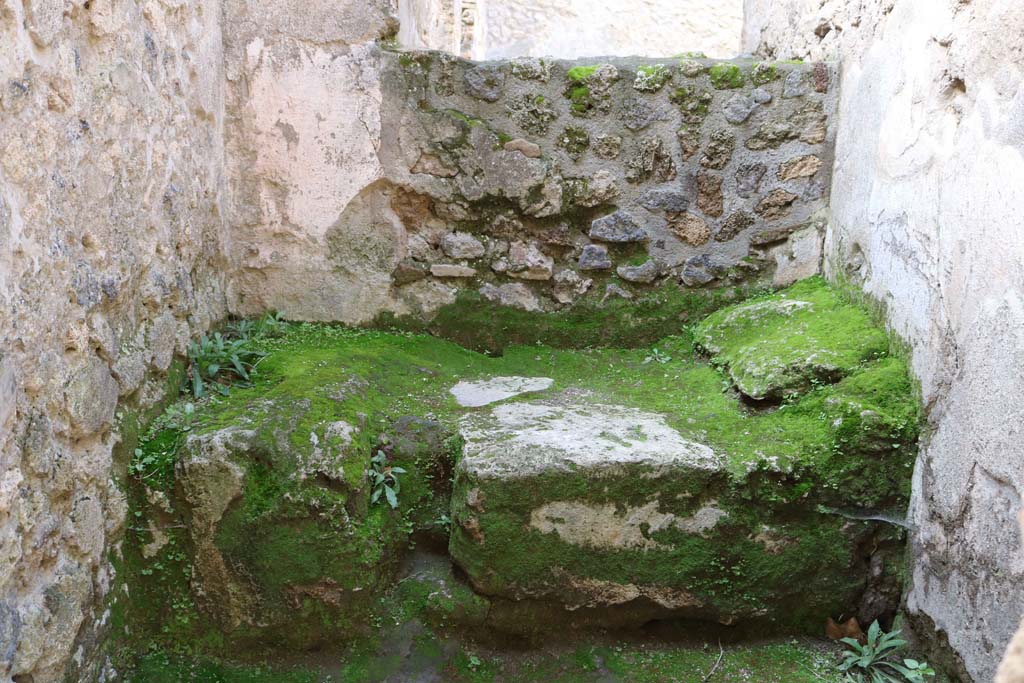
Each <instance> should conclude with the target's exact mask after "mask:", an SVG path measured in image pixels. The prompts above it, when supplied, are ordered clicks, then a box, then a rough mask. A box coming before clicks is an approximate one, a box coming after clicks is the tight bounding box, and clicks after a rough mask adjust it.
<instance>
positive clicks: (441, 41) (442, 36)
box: [398, 0, 462, 54]
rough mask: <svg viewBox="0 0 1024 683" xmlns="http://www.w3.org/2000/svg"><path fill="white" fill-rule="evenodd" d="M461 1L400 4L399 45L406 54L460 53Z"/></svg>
mask: <svg viewBox="0 0 1024 683" xmlns="http://www.w3.org/2000/svg"><path fill="white" fill-rule="evenodd" d="M461 14H462V0H399V1H398V21H399V29H398V44H399V45H401V46H402V48H404V49H407V50H421V49H433V50H443V51H445V52H450V53H452V54H457V53H458V52H459V44H460V42H461V39H462V32H461V30H460V29H461V26H462V22H461V21H460V20H459V19H458V18H459V17H460V16H461Z"/></svg>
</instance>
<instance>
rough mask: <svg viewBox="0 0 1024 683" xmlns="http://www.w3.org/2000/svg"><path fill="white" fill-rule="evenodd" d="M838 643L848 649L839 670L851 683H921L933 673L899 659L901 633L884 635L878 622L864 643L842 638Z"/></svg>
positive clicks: (903, 643)
mask: <svg viewBox="0 0 1024 683" xmlns="http://www.w3.org/2000/svg"><path fill="white" fill-rule="evenodd" d="M840 642H843V643H845V644H846V645H847V646H849V648H850V649H849V650H848V651H847V652H845V653H844V655H843V661H842V663H841V664H840V665H839V670H840V671H841V672H843V673H844V674H845V675H846V680H847V681H849V682H851V683H923V681H924V680H925V678H924V677H925V676H934V675H935V672H934V671H933V670H932V669H931V667H929V666H928V664H927V663H926V662H919V661H917V660H915V659H903V660H902V663H901V662H900V659H899V658H898V652H899V651H900V650H901V649H903V647H905V646H906V644H907V641H905V640H903V639H901V638H900V631H899V630H896V631H890V632H889V633H884V632H883V631H882V627H881V626H879V625H878V622H877V621H876V622H874V623H873V624H871V627H870V628H869V629H868V634H867V643H865V644H863V645H862V644H861V643H860V641H859V640H857V639H856V638H843V639H842V640H841V641H840Z"/></svg>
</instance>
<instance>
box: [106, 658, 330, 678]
mask: <svg viewBox="0 0 1024 683" xmlns="http://www.w3.org/2000/svg"><path fill="white" fill-rule="evenodd" d="M125 679H126V680H127V681H128V683H186V682H190V681H191V682H194V683H317V681H319V680H321V679H320V676H319V675H318V674H317V673H315V672H313V671H302V670H297V671H294V670H293V671H287V670H281V669H275V668H272V667H265V666H247V667H246V666H232V665H229V664H224V663H221V662H218V661H215V660H211V659H198V660H195V659H191V658H184V657H180V656H175V655H169V654H167V653H165V652H160V651H157V652H151V653H148V654H146V655H145V656H143V657H141V658H140V659H139V660H138V662H137V663H136V664H135V665H134V667H133V668H132V669H131V670H129V671H128V672H127V675H126V676H125Z"/></svg>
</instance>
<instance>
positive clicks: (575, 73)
mask: <svg viewBox="0 0 1024 683" xmlns="http://www.w3.org/2000/svg"><path fill="white" fill-rule="evenodd" d="M599 68H601V65H600V64H594V65H592V66H574V67H572V68H571V69H569V70H568V71H567V72H566V73H565V77H566V78H568V79H569V80H570V81H572V82H574V83H580V82H582V81H585V80H586V79H587V78H589V77H590V76H593V75H594V72H595V71H597V70H598V69H599Z"/></svg>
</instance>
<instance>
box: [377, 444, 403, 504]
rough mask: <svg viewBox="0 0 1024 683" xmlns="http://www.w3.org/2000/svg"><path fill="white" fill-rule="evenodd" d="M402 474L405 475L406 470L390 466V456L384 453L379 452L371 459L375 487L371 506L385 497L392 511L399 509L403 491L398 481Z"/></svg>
mask: <svg viewBox="0 0 1024 683" xmlns="http://www.w3.org/2000/svg"><path fill="white" fill-rule="evenodd" d="M400 474H405V470H404V469H402V468H401V467H391V466H390V465H388V456H387V455H385V454H384V451H377V454H376V455H374V456H373V457H372V458H370V471H369V475H370V484H371V485H372V487H373V492H372V493H371V494H370V504H371V505H373V504H375V503H376V502H377V501H379V500H380V498H381V496H382V495H383V496H384V498H385V499H386V500H387V501H388V505H390V506H391V509H392V510H394V509H395V508H397V507H398V492H399V491H401V490H402V483H401V482H400V481H399V480H398V475H400Z"/></svg>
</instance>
